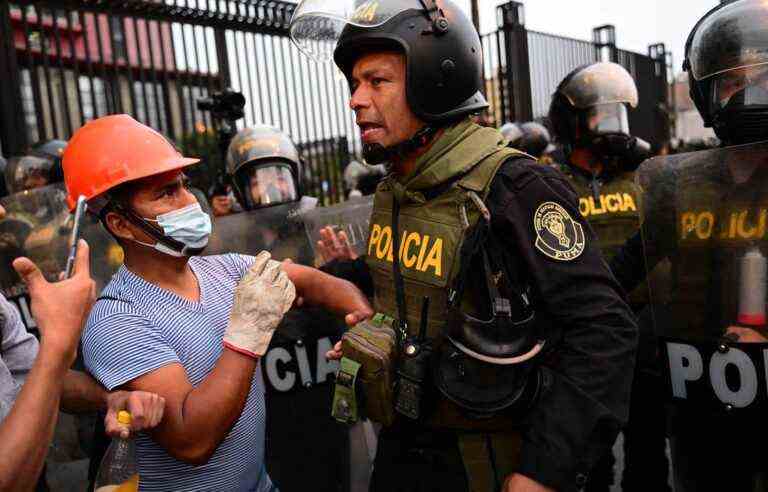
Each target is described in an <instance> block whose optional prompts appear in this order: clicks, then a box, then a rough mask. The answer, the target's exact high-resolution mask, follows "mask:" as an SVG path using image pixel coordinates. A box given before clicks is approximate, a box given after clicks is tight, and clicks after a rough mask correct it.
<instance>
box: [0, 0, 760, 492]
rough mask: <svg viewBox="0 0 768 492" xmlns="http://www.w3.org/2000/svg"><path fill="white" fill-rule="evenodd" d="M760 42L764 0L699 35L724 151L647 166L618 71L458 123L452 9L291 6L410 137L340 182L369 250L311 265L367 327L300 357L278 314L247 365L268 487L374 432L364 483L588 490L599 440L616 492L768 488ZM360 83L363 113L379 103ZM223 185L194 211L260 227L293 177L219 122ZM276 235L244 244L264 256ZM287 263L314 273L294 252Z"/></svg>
mask: <svg viewBox="0 0 768 492" xmlns="http://www.w3.org/2000/svg"><path fill="white" fill-rule="evenodd" d="M358 3H359V2H358ZM329 26H332V27H333V28H332V29H329V28H328V27H329ZM766 26H768V4H766V3H765V2H763V1H762V0H738V1H735V2H731V3H729V4H727V5H720V6H718V7H716V8H714V9H712V11H710V12H709V13H708V14H706V15H705V16H704V18H702V19H701V20H700V21H699V22H698V24H697V25H696V26H695V28H694V29H693V31H692V32H691V34H690V36H689V38H688V40H687V42H686V45H685V64H684V69H685V70H686V71H687V73H688V76H689V81H690V92H691V97H692V99H693V101H694V103H695V104H696V107H697V109H698V110H699V112H700V114H701V116H702V118H703V119H704V123H705V125H706V126H710V127H712V128H713V129H714V131H715V133H716V134H717V136H718V138H719V139H720V141H721V142H722V147H720V148H718V149H712V150H708V151H701V152H696V153H690V154H678V155H673V156H668V157H659V158H653V159H650V160H648V161H646V159H648V158H649V157H650V156H651V149H650V145H649V144H648V143H647V142H644V141H643V140H642V139H639V138H637V137H635V136H632V134H631V129H630V128H629V123H628V122H629V114H630V112H631V111H632V108H634V107H636V106H637V104H638V92H637V88H636V86H635V83H634V81H633V79H632V77H631V76H630V74H629V73H628V72H627V71H626V70H625V69H624V68H622V67H621V66H620V65H618V64H615V63H604V62H599V63H593V64H590V65H585V66H582V67H578V68H576V69H575V70H573V71H572V72H571V73H570V74H568V76H567V77H565V79H564V80H563V81H562V82H561V83H560V84H559V86H558V87H557V89H556V91H555V93H554V94H553V98H552V102H551V106H550V111H549V114H548V118H546V120H547V123H548V124H547V126H544V125H543V124H541V123H538V122H527V123H522V124H517V123H506V124H504V125H503V126H502V127H501V128H500V131H496V130H494V129H489V128H483V127H481V126H479V125H477V124H476V123H474V122H473V120H472V117H473V115H475V114H476V113H478V112H479V111H482V110H483V109H484V108H485V107H487V103H486V101H485V99H484V98H483V96H482V94H481V92H480V87H481V86H480V80H481V77H480V71H481V59H482V57H481V56H480V54H479V52H480V42H479V38H478V36H477V33H476V32H475V30H474V28H473V27H472V24H471V23H470V22H469V21H468V19H467V18H466V17H465V16H464V14H463V13H461V11H460V10H459V9H457V8H456V6H455V5H454V4H453V3H451V2H450V1H449V0H437V1H435V2H431V1H426V2H422V1H420V0H381V1H380V2H365V3H361V4H360V5H359V6H358V8H357V9H355V10H353V11H345V10H343V9H340V8H339V7H338V5H335V4H334V2H333V1H332V0H328V1H327V2H311V1H309V0H305V1H304V2H302V3H301V4H300V5H299V7H298V8H297V11H296V14H295V15H294V20H293V23H292V28H291V33H292V36H293V38H294V40H295V41H296V42H297V45H298V46H299V47H300V48H302V50H303V51H305V52H306V53H307V54H309V55H310V56H319V55H320V53H319V52H318V51H319V49H318V46H320V45H322V43H323V42H329V41H330V42H331V43H332V44H333V47H334V50H333V52H332V55H333V58H334V60H335V62H336V64H337V65H338V66H339V68H340V69H341V70H342V72H343V73H344V75H345V76H346V77H347V79H348V81H349V82H350V88H351V92H352V97H353V102H352V107H353V109H354V110H355V112H356V113H357V114H358V120H361V119H362V120H365V115H370V114H372V113H371V112H370V111H373V110H369V109H368V106H366V104H369V102H367V101H364V102H360V98H362V97H363V96H360V91H361V90H366V88H367V87H368V85H367V84H368V82H367V81H366V80H365V78H364V76H361V75H360V73H359V66H361V64H362V62H361V60H363V61H364V62H365V63H369V62H370V63H372V64H373V66H374V68H375V64H376V60H377V58H376V57H377V56H378V55H379V54H380V53H384V54H387V53H392V52H394V53H399V54H401V55H404V63H405V70H406V72H405V73H406V74H407V77H406V80H405V81H404V83H403V87H404V90H405V96H406V100H407V106H408V108H409V109H410V111H411V112H412V113H413V116H414V118H415V121H417V122H418V123H419V125H418V126H419V127H418V131H416V132H415V133H414V134H412V135H407V136H406V138H401V139H400V140H399V141H387V142H377V141H364V152H363V154H364V157H365V159H366V161H367V163H364V164H363V163H358V162H352V163H350V164H349V165H348V167H347V169H346V171H345V180H346V183H347V186H348V194H349V196H352V197H354V196H360V195H368V194H372V193H374V192H375V198H374V202H373V213H372V216H371V219H370V224H371V233H370V238H369V243H368V245H367V248H364V249H365V250H366V251H364V253H367V254H365V255H363V256H361V257H360V258H357V257H356V255H350V254H348V253H346V254H344V253H339V254H337V255H335V256H334V255H331V256H332V257H333V258H334V260H333V261H332V262H331V263H330V264H328V265H326V266H325V267H324V268H326V269H327V270H328V271H330V272H333V273H335V274H337V275H340V276H346V277H349V278H350V279H352V280H354V281H355V283H357V284H359V285H361V286H362V288H363V290H364V291H365V292H366V293H367V294H368V295H370V296H371V297H372V299H373V302H374V307H375V310H376V311H377V313H378V314H377V316H376V317H375V318H374V320H373V321H372V322H367V323H365V324H364V326H359V327H356V328H354V329H353V330H351V331H350V334H348V335H344V337H343V340H344V342H343V343H342V344H341V348H342V355H343V357H342V359H341V361H340V363H339V362H335V361H327V360H325V359H324V358H323V357H321V355H322V354H324V353H325V351H327V350H331V347H332V345H333V344H334V343H336V342H338V341H339V340H341V339H342V334H343V330H344V327H343V324H341V323H339V322H338V321H336V320H334V319H333V318H332V317H330V316H329V315H327V314H326V313H323V312H322V311H311V310H299V311H297V312H295V313H293V312H292V313H289V314H288V315H287V316H286V319H285V320H284V321H283V324H282V326H281V328H279V329H278V331H277V334H276V336H275V338H274V339H273V342H272V346H273V349H274V350H278V351H280V352H279V356H278V355H275V357H278V360H279V361H281V362H283V363H285V364H287V365H285V364H282V365H280V368H279V370H278V369H277V368H278V364H277V363H275V364H272V365H271V366H270V364H269V362H267V363H266V364H264V367H263V369H264V370H265V378H266V381H267V383H268V384H267V386H268V393H269V396H268V399H267V403H268V408H269V422H270V425H269V430H268V433H267V436H268V438H267V451H268V455H269V458H268V459H269V464H268V466H269V469H270V474H271V475H272V478H273V480H274V481H275V483H277V484H279V485H280V486H281V488H282V489H283V490H287V491H291V490H303V489H304V488H306V487H307V485H308V483H311V486H312V488H313V489H317V490H341V489H354V488H355V483H354V482H355V478H354V477H353V476H351V475H350V474H349V471H348V469H349V466H350V462H354V461H355V451H352V452H350V451H349V449H350V435H352V434H350V432H349V431H348V429H349V427H348V425H347V424H349V423H354V422H361V421H363V422H365V421H366V417H367V418H370V419H371V420H378V421H379V422H377V423H378V424H384V425H383V428H382V429H381V431H380V433H379V442H378V452H377V454H376V459H375V463H374V465H373V470H374V473H373V480H372V483H371V490H377V491H378V490H382V491H383V490H386V491H394V490H397V491H400V490H402V491H422V490H423V491H431V490H456V491H465V490H474V491H490V490H507V491H512V490H530V491H534V490H574V489H586V490H594V491H598V490H606V491H607V490H609V489H610V487H611V485H612V484H613V481H614V477H613V468H614V461H615V460H614V457H613V456H612V452H611V448H612V445H613V444H614V441H615V439H616V436H617V434H618V433H619V431H622V432H623V435H624V443H623V444H624V463H625V465H624V475H623V478H622V480H621V487H622V489H623V490H625V491H630V490H653V491H656V490H659V491H663V490H670V484H674V489H675V490H676V491H678V492H680V491H701V490H734V491H752V490H767V489H768V484H767V483H766V478H765V477H763V473H762V472H763V471H764V470H765V469H766V466H765V460H764V458H763V457H762V452H761V451H760V450H761V446H760V445H761V443H762V442H763V435H764V433H765V427H763V425H762V422H763V419H762V418H759V417H760V416H761V415H760V413H759V412H760V411H762V410H763V409H764V408H765V403H766V401H768V394H766V392H767V391H768V390H767V389H766V373H768V356H765V355H764V352H763V351H762V347H765V345H761V343H766V342H768V338H766V336H768V332H766V330H765V326H766V318H765V315H766V313H765V304H766V299H765V296H766V285H767V284H768V274H767V273H766V272H767V271H768V267H767V266H766V265H768V260H766V255H767V254H768V251H766V249H765V233H766V222H767V221H768V194H767V193H766V191H765V190H766V189H768V188H763V186H765V185H767V184H768V168H766V167H765V162H766V160H768V145H766V144H763V143H761V142H763V141H765V140H768V29H766ZM371 60H373V61H371ZM368 90H370V91H371V94H373V95H370V96H366V97H370V99H371V101H372V102H370V105H372V106H375V104H376V97H379V96H378V95H376V93H375V91H377V90H379V89H377V86H374V85H373V83H371V87H370V88H369V89H368ZM356 98H357V99H356ZM382 118H383V117H382ZM384 122H385V121H384V119H382V120H381V123H382V124H383V123H384ZM547 127H548V128H547ZM65 146H66V142H62V141H48V142H44V143H42V144H39V145H36V146H33V147H32V148H31V149H30V151H29V153H28V154H27V155H24V156H22V157H15V158H11V159H10V160H9V161H8V163H7V164H6V163H5V161H3V160H2V159H0V164H2V167H3V176H4V179H3V180H0V187H2V188H3V189H2V190H1V191H2V194H3V195H15V194H19V193H23V192H29V191H30V190H33V189H36V188H40V187H44V186H47V185H50V184H53V183H59V182H61V181H62V175H61V162H60V156H61V153H62V151H63V148H64V147H65ZM513 149H517V150H513ZM519 151H522V152H523V153H521V152H519ZM643 162H645V164H643V165H642V166H641V163H643ZM226 171H227V174H228V176H229V183H230V190H231V193H230V195H229V196H227V197H226V200H228V202H229V203H228V205H226V206H224V205H222V204H221V203H222V202H221V197H218V200H219V201H218V204H217V197H209V198H207V199H205V200H204V201H206V202H208V200H210V201H211V204H212V206H213V211H214V213H216V215H227V214H231V213H233V212H234V211H239V210H243V211H245V212H244V213H246V214H258V213H260V212H259V211H266V210H268V209H273V210H274V207H284V206H286V205H287V206H288V207H289V208H286V209H285V210H286V212H281V215H280V217H281V219H280V220H282V219H286V218H287V217H288V216H289V215H290V210H294V209H295V207H296V204H298V203H299V202H300V201H301V200H302V186H301V185H302V183H303V181H304V180H303V178H302V171H303V162H302V159H301V157H300V154H299V151H298V149H297V147H296V145H295V144H294V143H293V142H292V141H291V139H290V137H289V136H288V135H286V134H285V133H284V132H282V131H280V130H279V129H275V128H272V127H269V126H255V127H251V128H246V129H244V130H242V131H240V132H239V133H238V134H237V135H236V136H235V137H234V139H233V140H232V142H231V144H230V145H229V149H228V152H227V155H226ZM12 198H13V197H11V198H10V199H12ZM6 200H8V199H6ZM201 200H202V198H201ZM43 208H44V207H43ZM32 213H36V214H45V213H46V211H45V210H44V209H38V210H35V211H34V212H32ZM255 216H256V217H258V215H255ZM264 217H266V215H265V216H264ZM13 219H14V220H15V221H16V222H18V221H19V220H21V221H22V222H23V221H24V220H26V219H24V217H23V214H21V215H18V214H17V215H16V216H14V217H13ZM29 223H30V225H29V227H22V228H21V229H19V227H15V228H14V227H10V226H9V225H8V224H9V223H6V225H5V226H3V225H2V223H0V230H1V231H2V234H1V235H0V238H1V241H2V247H3V249H4V250H5V251H6V253H7V252H8V251H11V250H14V248H15V249H16V250H22V249H24V243H25V241H27V240H28V237H29V236H30V234H32V233H33V231H32V229H33V224H34V221H29ZM244 234H245V232H244ZM281 234H284V231H283V232H281V230H280V228H279V226H275V229H274V230H270V231H263V234H261V236H260V241H261V242H260V243H259V246H249V247H253V248H256V249H272V248H273V247H275V246H274V245H275V243H276V241H277V240H278V239H279V237H280V236H281ZM324 239H326V240H327V241H326V242H327V243H338V242H339V241H341V240H344V239H345V238H344V237H341V238H338V237H335V236H334V235H333V234H330V236H328V235H326V236H324ZM311 246H314V245H311ZM321 246H324V247H326V248H331V249H333V244H324V245H323V244H321ZM339 251H341V250H340V249H339ZM346 251H349V250H348V249H347V250H346ZM601 252H602V253H601ZM291 255H292V256H294V258H293V259H294V260H295V261H301V262H305V263H309V264H313V263H314V264H316V263H317V262H316V261H315V255H314V253H313V252H312V250H311V248H309V247H307V248H305V249H304V250H303V251H294V252H293V253H291ZM603 259H604V260H605V261H604V260H603ZM606 262H607V263H608V264H606ZM608 265H609V266H610V270H609V268H608ZM9 271H10V270H9ZM4 287H6V286H4ZM361 325H362V324H361ZM636 326H637V327H639V330H638V331H639V340H637V341H636V339H635V333H636ZM355 340H358V342H357V343H358V345H355V343H356V342H355ZM359 340H363V342H360V341H359ZM366 343H367V344H369V345H370V346H372V347H374V348H373V349H371V353H367V352H365V350H362V349H360V346H362V345H365V344H366ZM360 344H362V345H360ZM307 345H309V346H310V352H311V353H310V355H309V356H307ZM337 349H338V347H337ZM766 353H768V352H766ZM275 354H278V352H275ZM376 357H380V359H381V360H386V361H387V362H386V364H388V365H385V366H382V367H378V369H379V370H380V371H381V372H378V373H376V374H377V376H376V378H379V379H386V378H391V380H390V379H386V380H387V385H388V386H386V387H383V388H382V387H381V386H377V381H374V380H373V379H372V378H371V374H373V372H371V371H370V367H369V366H370V364H373V361H374V360H379V359H376ZM267 360H268V361H269V356H267ZM309 360H311V361H312V363H311V365H312V368H311V371H310V373H311V374H317V377H312V376H311V375H309V376H308V375H307V374H306V372H307V368H308V367H309V366H308V364H309V362H308V361H309ZM323 360H325V362H326V363H327V364H329V365H328V366H327V367H324V368H323V367H320V366H319V364H322V363H323V362H322V361H323ZM291 361H293V362H291ZM291 364H292V365H291ZM286 368H287V369H286ZM270 371H271V372H270ZM286 371H293V372H294V373H295V374H294V376H295V377H293V379H289V378H286V376H285V375H286ZM336 371H339V373H338V377H337V378H336V382H335V387H334V386H331V384H332V382H333V377H332V376H330V375H331V374H333V373H336ZM320 374H322V377H320ZM385 374H386V377H385ZM297 381H298V383H297ZM378 382H379V383H380V382H381V381H378ZM630 395H631V396H630ZM297 401H300V402H301V403H299V404H297ZM332 407H333V415H334V417H336V419H337V420H339V421H342V422H345V424H342V423H337V422H335V421H333V420H332V419H331V417H330V414H331V411H332ZM369 433H370V432H369ZM360 435H362V436H363V437H364V438H365V439H364V440H366V439H367V440H366V443H368V444H369V445H370V443H371V440H370V436H368V437H366V432H365V431H364V432H363V433H362V434H360ZM307 436H311V438H307ZM668 438H669V440H670V443H671V457H672V470H673V476H672V477H670V476H669V473H668V467H669V463H668V460H667V450H666V442H667V439H668ZM358 449H363V448H358ZM339 450H343V451H342V452H340V451H339ZM366 456H367V455H366ZM297 460H300V461H302V465H301V467H299V468H297V465H296V462H297ZM364 461H365V463H366V464H367V463H368V460H364ZM96 462H98V460H97V461H96ZM363 466H366V465H363ZM297 469H300V470H302V472H301V473H297V471H296V470H297ZM521 476H523V477H524V478H525V479H526V481H521V479H520V477H521ZM363 482H364V483H366V484H367V478H365V479H364V480H363ZM358 486H359V484H358Z"/></svg>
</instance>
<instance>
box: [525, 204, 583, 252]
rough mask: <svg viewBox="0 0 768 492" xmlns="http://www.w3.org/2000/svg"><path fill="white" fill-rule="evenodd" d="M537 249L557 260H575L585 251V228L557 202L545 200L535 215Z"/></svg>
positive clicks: (534, 225)
mask: <svg viewBox="0 0 768 492" xmlns="http://www.w3.org/2000/svg"><path fill="white" fill-rule="evenodd" d="M533 228H534V230H535V231H536V249H538V250H539V251H541V252H542V253H544V254H545V255H546V256H548V257H550V258H552V259H553V260H557V261H573V260H575V259H576V258H578V257H579V256H581V254H582V253H583V252H584V247H585V244H586V243H585V239H584V228H583V227H582V226H581V224H579V223H578V222H576V221H575V220H573V218H572V217H571V216H570V214H568V212H567V211H566V210H565V209H564V208H563V207H562V206H560V205H558V204H557V203H555V202H544V203H542V204H541V205H539V208H537V209H536V213H535V214H534V216H533Z"/></svg>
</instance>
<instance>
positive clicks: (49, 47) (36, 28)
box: [0, 0, 668, 203]
mask: <svg viewBox="0 0 768 492" xmlns="http://www.w3.org/2000/svg"><path fill="white" fill-rule="evenodd" d="M294 8H295V4H293V3H290V2H283V1H275V0H270V1H261V0H165V1H155V0H80V1H77V2H76V1H74V0H48V1H41V2H32V1H27V0H13V1H9V0H0V73H2V74H3V83H2V84H0V142H2V151H3V154H4V155H6V156H7V155H16V154H20V153H23V152H24V151H25V149H27V148H28V146H29V145H30V144H31V143H34V142H36V141H40V140H46V139H51V138H59V139H65V140H66V139H68V138H69V137H70V136H71V135H72V133H73V132H74V131H75V130H76V129H77V128H79V127H80V126H82V125H83V124H84V123H85V122H86V121H88V120H91V119H93V118H97V117H100V116H103V115H106V114H111V113H128V114H131V115H133V116H134V117H135V118H137V119H138V120H140V121H142V122H144V123H146V124H148V125H150V126H152V127H154V128H156V129H158V130H159V131H161V132H163V133H164V134H166V135H168V136H169V137H171V138H172V139H173V140H174V141H175V142H177V144H178V145H179V146H180V147H182V149H183V150H184V151H185V152H187V153H190V154H192V155H197V156H200V157H202V158H203V162H202V164H200V165H198V166H197V167H196V169H193V170H191V171H190V172H191V174H192V176H191V177H192V178H193V181H194V182H195V183H196V184H197V185H198V186H200V187H201V188H204V189H205V188H207V187H209V186H211V185H212V184H213V183H214V182H215V177H216V174H217V172H218V171H219V169H220V166H221V165H222V157H221V155H220V151H219V148H218V143H217V137H216V135H217V122H216V121H215V120H213V119H212V118H211V115H210V114H209V113H208V112H206V111H201V110H200V109H199V108H198V106H197V100H198V99H200V98H203V97H208V96H210V95H211V94H212V93H214V92H217V91H220V90H222V89H224V88H232V89H234V90H236V91H240V92H242V93H243V94H244V95H245V98H246V106H245V108H244V109H245V117H244V118H243V119H242V120H240V121H239V122H238V128H242V127H244V126H247V125H253V124H258V123H262V124H270V125H273V126H276V127H279V128H281V129H283V130H285V131H286V132H288V133H289V134H290V135H291V136H292V137H293V139H294V140H295V141H296V142H297V143H298V144H299V145H300V146H301V147H302V148H303V149H305V152H304V154H305V155H304V157H305V159H306V161H307V164H306V168H305V173H304V175H305V179H306V182H305V188H306V189H307V190H308V191H309V193H311V194H313V195H315V196H317V197H318V198H320V199H321V201H322V202H323V203H333V202H336V201H339V200H341V199H343V184H342V171H343V167H344V166H345V165H346V163H348V162H349V160H350V159H351V158H353V157H354V156H359V155H360V152H361V143H360V138H359V132H358V131H357V128H356V126H355V123H354V115H353V113H352V112H351V111H350V109H349V107H348V96H349V93H348V88H347V84H346V81H345V80H344V78H343V76H342V75H341V74H340V72H338V70H337V69H336V68H335V67H333V66H332V65H329V64H316V63H314V62H312V61H310V60H308V59H307V58H306V57H305V56H302V55H301V54H300V53H299V51H298V50H297V48H296V47H295V46H294V45H293V44H292V43H291V42H290V40H289V39H288V37H287V29H288V24H289V21H290V17H291V15H292V13H293V9H294ZM497 14H498V29H497V30H496V31H495V32H493V33H490V34H487V35H484V36H482V44H483V50H484V64H485V66H484V79H485V82H484V91H485V94H486V97H487V99H488V101H489V103H490V109H489V111H488V113H487V119H488V120H489V121H490V122H491V123H493V124H496V125H500V124H502V123H504V122H506V121H516V120H517V121H525V120H530V119H534V118H538V119H541V118H543V117H544V116H546V112H547V109H548V106H549V99H550V97H551V94H552V92H553V91H554V89H555V87H556V86H557V84H558V83H559V81H560V80H561V79H562V78H563V77H564V76H565V74H567V73H568V72H569V71H570V70H572V69H573V68H575V67H576V66H579V65H581V64H584V63H589V62H592V61H596V60H600V59H613V60H615V61H618V62H619V63H622V64H623V65H624V66H626V67H627V68H628V69H629V70H630V72H631V73H632V74H633V76H635V79H636V80H637V82H638V87H639V90H640V101H641V102H640V107H639V108H638V109H637V110H635V111H633V112H632V114H631V123H632V126H633V130H634V131H635V132H636V133H638V135H639V136H642V137H643V138H646V139H648V140H650V141H651V142H653V143H658V142H662V141H664V140H665V139H666V138H668V131H667V130H665V129H666V127H667V126H668V125H659V121H661V119H662V118H661V116H660V114H662V113H663V109H664V108H665V107H666V98H667V89H666V85H667V79H666V71H665V70H664V68H663V65H664V62H663V60H664V58H665V56H666V55H665V53H664V49H663V45H655V46H654V47H653V48H654V49H653V52H652V53H651V52H650V51H649V54H650V55H651V56H646V55H642V54H638V53H631V52H627V51H622V50H618V49H617V48H616V46H615V30H614V29H613V28H612V27H611V26H602V27H601V28H598V29H596V30H595V39H594V40H593V41H591V42H590V41H581V40H574V39H569V38H563V37H560V36H554V35H551V34H544V33H539V32H534V31H528V30H527V29H526V27H525V23H524V10H523V6H522V4H520V3H517V2H509V3H507V4H504V5H501V6H499V7H498V9H497Z"/></svg>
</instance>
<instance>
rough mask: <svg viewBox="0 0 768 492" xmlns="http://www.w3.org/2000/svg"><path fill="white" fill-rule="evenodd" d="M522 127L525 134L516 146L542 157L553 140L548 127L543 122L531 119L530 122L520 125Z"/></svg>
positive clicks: (527, 152)
mask: <svg viewBox="0 0 768 492" xmlns="http://www.w3.org/2000/svg"><path fill="white" fill-rule="evenodd" d="M520 129H521V130H522V132H523V136H522V137H521V138H520V140H519V141H518V143H517V147H515V148H517V149H519V150H522V151H523V152H525V153H526V154H529V155H532V156H534V157H536V158H539V157H541V155H542V154H543V153H544V151H545V150H547V147H549V144H550V143H551V142H552V137H551V136H550V135H549V130H547V127H545V126H544V125H542V124H541V123H536V122H535V121H529V122H528V123H523V124H522V125H521V126H520Z"/></svg>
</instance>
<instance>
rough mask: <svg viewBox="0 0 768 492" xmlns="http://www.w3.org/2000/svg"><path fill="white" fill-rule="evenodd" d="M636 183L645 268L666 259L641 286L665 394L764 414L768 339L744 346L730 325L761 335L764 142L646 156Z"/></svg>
mask: <svg viewBox="0 0 768 492" xmlns="http://www.w3.org/2000/svg"><path fill="white" fill-rule="evenodd" d="M641 178H642V180H643V182H644V183H645V189H646V195H645V211H644V217H643V226H642V234H643V245H644V251H645V260H646V268H647V270H648V272H649V275H650V273H651V271H652V270H653V269H654V268H655V267H656V266H657V265H659V264H660V263H661V262H662V261H664V260H668V261H669V263H670V271H669V275H668V276H652V275H650V276H649V282H648V285H649V290H650V296H651V302H652V310H653V321H654V325H655V330H656V333H657V334H658V335H659V337H660V344H661V347H660V349H661V350H660V353H661V365H662V370H663V373H664V374H665V379H666V382H667V386H668V391H669V393H668V394H669V396H670V397H671V398H672V399H673V400H674V401H675V402H676V403H678V404H679V405H689V406H694V407H696V408H698V409H700V410H703V409H707V410H708V411H712V412H741V413H742V414H747V413H750V414H752V413H755V414H756V413H757V412H759V411H763V410H764V409H765V408H766V407H767V404H768V386H767V383H768V381H766V373H767V371H768V343H744V342H745V338H743V337H742V338H739V337H737V336H734V335H732V334H729V332H732V331H734V330H733V329H731V330H729V327H748V328H751V329H753V330H754V332H748V333H753V334H762V335H763V336H765V334H766V330H765V328H766V287H767V286H768V274H767V272H768V268H767V266H768V259H767V257H768V143H759V144H750V145H743V146H737V147H727V148H721V149H713V150H705V151H700V152H693V153H687V154H679V155H673V156H668V157H663V158H654V159H651V160H650V161H648V162H646V163H645V164H644V165H643V168H642V170H641ZM754 339H759V336H758V337H754ZM767 341H768V340H767Z"/></svg>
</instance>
